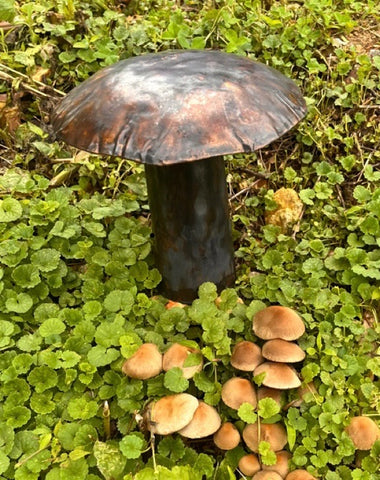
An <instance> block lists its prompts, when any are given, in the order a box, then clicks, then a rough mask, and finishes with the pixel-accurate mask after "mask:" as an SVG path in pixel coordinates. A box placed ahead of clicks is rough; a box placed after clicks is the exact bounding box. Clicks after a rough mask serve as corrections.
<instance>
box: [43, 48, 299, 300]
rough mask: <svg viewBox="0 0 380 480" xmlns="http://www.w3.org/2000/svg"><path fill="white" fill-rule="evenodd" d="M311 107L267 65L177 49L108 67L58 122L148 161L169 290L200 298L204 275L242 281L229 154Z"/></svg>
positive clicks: (69, 134)
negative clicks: (237, 269)
mask: <svg viewBox="0 0 380 480" xmlns="http://www.w3.org/2000/svg"><path fill="white" fill-rule="evenodd" d="M305 113H306V106H305V101H304V99H303V97H302V95H301V92H300V90H299V89H298V87H297V86H296V84H295V83H294V82H293V81H292V80H290V79H289V78H287V77H285V76H284V75H282V74H281V73H279V72H278V71H276V70H274V69H272V68H270V67H268V66H266V65H263V64H261V63H258V62H255V61H252V60H250V59H247V58H245V57H240V56H236V55H233V54H227V53H223V52H219V51H207V50H205V51H200V50H185V51H183V50H174V51H168V52H163V53H159V54H149V55H143V56H140V57H135V58H129V59H126V60H122V61H120V62H118V63H116V64H114V65H111V66H109V67H107V68H104V69H102V70H100V71H99V72H98V73H96V74H95V75H93V76H92V77H91V78H89V79H88V80H86V81H85V82H83V84H81V85H79V86H78V87H76V88H75V89H73V90H72V91H71V92H70V93H69V94H68V95H67V96H66V98H65V99H64V100H63V101H62V103H61V104H60V105H59V106H58V108H57V110H56V111H55V114H54V115H53V118H52V123H53V127H54V130H55V132H56V134H57V136H58V138H60V139H62V140H64V141H65V142H67V143H69V144H71V145H74V146H75V147H77V148H80V149H83V150H86V151H90V152H93V153H99V154H105V155H112V156H118V157H123V158H128V159H131V160H136V161H137V162H142V163H144V164H146V175H147V183H148V194H149V203H150V208H151V211H152V223H153V231H154V233H155V235H156V241H155V252H156V258H157V263H158V265H159V268H160V271H161V274H162V276H163V286H164V291H165V293H166V294H167V296H169V297H170V298H172V299H176V300H180V301H191V300H192V299H193V298H194V297H195V296H196V292H197V288H198V286H199V285H200V284H201V283H203V282H204V281H213V282H215V283H216V284H217V285H218V287H219V288H224V287H226V286H230V285H232V284H233V281H234V266H233V248H232V240H231V231H230V221H229V216H228V200H227V189H226V186H225V173H224V166H223V160H222V156H223V155H226V154H233V153H238V152H252V151H254V150H257V149H259V148H261V147H263V146H265V145H267V144H269V143H270V142H271V141H273V140H275V139H277V138H278V137H280V136H281V135H283V134H284V133H285V132H287V131H288V130H289V129H291V128H292V127H293V126H294V125H296V124H297V123H298V122H299V121H300V120H301V119H302V118H303V116H304V115H305ZM181 165H182V166H183V170H182V167H181ZM163 167H164V168H163Z"/></svg>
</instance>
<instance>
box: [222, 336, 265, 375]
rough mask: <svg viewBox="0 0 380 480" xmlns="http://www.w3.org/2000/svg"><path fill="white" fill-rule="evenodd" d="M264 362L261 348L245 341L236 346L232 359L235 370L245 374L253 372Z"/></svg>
mask: <svg viewBox="0 0 380 480" xmlns="http://www.w3.org/2000/svg"><path fill="white" fill-rule="evenodd" d="M263 361H264V359H263V357H262V355H261V349H260V347H259V346H258V345H256V344H255V343H253V342H249V341H248V340H243V341H241V342H239V343H237V344H236V345H235V347H234V349H233V350H232V354H231V359H230V363H231V365H232V366H233V367H234V368H236V369H237V370H243V371H245V372H253V370H254V369H255V368H256V367H257V366H258V365H260V363H263Z"/></svg>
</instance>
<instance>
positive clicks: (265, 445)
mask: <svg viewBox="0 0 380 480" xmlns="http://www.w3.org/2000/svg"><path fill="white" fill-rule="evenodd" d="M259 454H260V460H261V462H262V463H263V464H264V465H274V464H275V463H276V461H277V457H276V454H275V453H274V451H273V450H272V448H271V446H270V443H269V442H265V441H261V442H260V443H259Z"/></svg>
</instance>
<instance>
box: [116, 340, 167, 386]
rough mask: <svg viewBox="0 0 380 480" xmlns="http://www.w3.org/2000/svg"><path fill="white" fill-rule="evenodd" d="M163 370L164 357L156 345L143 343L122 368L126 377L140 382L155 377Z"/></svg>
mask: <svg viewBox="0 0 380 480" xmlns="http://www.w3.org/2000/svg"><path fill="white" fill-rule="evenodd" d="M161 370H162V355H161V353H160V351H159V350H158V347H157V345H155V344H154V343H143V344H142V345H141V346H140V347H139V348H138V349H137V350H136V352H135V353H134V354H133V355H132V356H131V357H130V358H128V359H127V360H126V361H125V362H124V364H123V367H122V371H123V373H124V374H125V375H127V376H128V377H131V378H138V379H139V380H146V379H148V378H152V377H155V376H156V375H158V374H159V373H160V372H161Z"/></svg>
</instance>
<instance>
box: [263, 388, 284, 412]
mask: <svg viewBox="0 0 380 480" xmlns="http://www.w3.org/2000/svg"><path fill="white" fill-rule="evenodd" d="M283 397H284V392H283V391H282V390H279V389H278V388H270V387H259V388H258V389H257V401H258V402H259V401H260V400H262V399H263V398H272V399H273V400H274V401H275V402H276V403H277V404H278V406H279V407H282V405H283V402H284V401H283Z"/></svg>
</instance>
